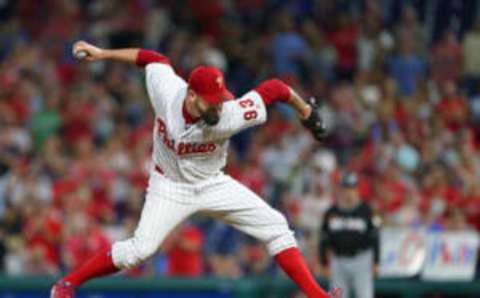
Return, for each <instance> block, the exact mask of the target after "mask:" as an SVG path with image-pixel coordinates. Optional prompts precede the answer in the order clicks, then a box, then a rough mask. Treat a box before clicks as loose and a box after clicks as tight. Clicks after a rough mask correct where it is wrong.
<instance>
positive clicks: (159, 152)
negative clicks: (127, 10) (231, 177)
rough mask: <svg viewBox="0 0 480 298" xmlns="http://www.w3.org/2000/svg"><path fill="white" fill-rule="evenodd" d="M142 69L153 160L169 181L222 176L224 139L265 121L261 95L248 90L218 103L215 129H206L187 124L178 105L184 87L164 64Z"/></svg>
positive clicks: (183, 94) (178, 78) (183, 93)
mask: <svg viewBox="0 0 480 298" xmlns="http://www.w3.org/2000/svg"><path fill="white" fill-rule="evenodd" d="M145 70H146V84H147V91H148V95H149V97H150V101H151V103H152V105H153V108H154V110H155V118H156V119H155V126H154V127H155V128H154V132H153V156H152V157H153V161H154V163H155V164H156V165H158V166H159V167H160V168H161V169H162V171H163V172H164V175H165V176H166V177H167V178H169V179H171V180H173V181H176V182H184V183H197V182H200V181H203V180H205V179H208V178H212V177H215V176H217V175H219V174H221V173H222V168H223V167H224V166H225V163H226V158H227V150H228V143H229V138H230V137H231V136H232V135H234V134H235V133H237V132H239V131H241V130H242V129H245V128H248V127H252V126H255V125H258V124H261V123H264V122H265V121H266V120H267V111H266V107H265V104H264V102H263V100H262V98H261V96H260V95H259V94H258V93H257V92H255V91H250V92H248V93H246V94H245V95H243V96H242V97H241V98H239V99H237V100H232V101H227V102H225V103H224V104H223V108H222V111H221V114H220V121H219V123H218V124H217V125H215V126H209V125H207V124H206V123H205V122H203V121H202V120H200V121H197V122H195V123H193V124H187V123H186V122H185V119H184V117H183V102H184V99H185V96H186V95H187V90H188V84H187V83H186V82H185V81H184V80H183V79H182V78H181V77H179V76H178V75H176V74H175V72H174V71H173V69H172V67H171V66H170V65H168V64H163V63H150V64H148V65H147V66H146V68H145Z"/></svg>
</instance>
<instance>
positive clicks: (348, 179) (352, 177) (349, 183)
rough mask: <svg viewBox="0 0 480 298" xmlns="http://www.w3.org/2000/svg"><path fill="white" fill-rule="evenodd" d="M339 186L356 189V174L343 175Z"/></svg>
mask: <svg viewBox="0 0 480 298" xmlns="http://www.w3.org/2000/svg"><path fill="white" fill-rule="evenodd" d="M340 184H341V185H342V186H343V187H356V186H357V184H358V176H357V174H356V173H353V172H348V173H346V174H345V175H343V177H342V180H341V182H340Z"/></svg>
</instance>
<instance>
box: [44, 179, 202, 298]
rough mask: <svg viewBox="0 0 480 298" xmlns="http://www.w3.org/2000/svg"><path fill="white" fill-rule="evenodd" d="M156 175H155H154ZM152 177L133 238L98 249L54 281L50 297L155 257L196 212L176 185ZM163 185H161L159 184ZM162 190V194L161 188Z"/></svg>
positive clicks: (64, 297) (66, 293) (65, 294)
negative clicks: (164, 241) (105, 248)
mask: <svg viewBox="0 0 480 298" xmlns="http://www.w3.org/2000/svg"><path fill="white" fill-rule="evenodd" d="M154 175H155V174H154ZM157 180H158V177H157V178H150V181H149V185H150V184H151V183H152V182H154V183H156V185H155V187H149V190H148V192H147V195H146V198H145V204H144V206H143V210H142V215H141V218H140V222H139V224H138V226H137V229H136V230H135V234H134V236H133V237H132V238H130V239H127V240H123V241H118V242H115V243H114V244H113V245H112V247H111V248H110V249H108V250H106V251H101V252H98V253H97V254H96V255H94V256H93V257H92V258H91V259H89V260H87V261H86V262H85V263H84V264H83V265H81V266H80V267H79V268H78V269H77V270H75V271H73V272H72V273H71V274H69V275H67V276H66V277H65V278H63V279H62V280H60V281H59V282H57V283H56V284H55V286H54V287H53V288H52V291H51V298H69V297H73V293H74V289H75V288H76V287H79V286H80V285H82V284H83V283H84V282H86V281H88V280H90V279H92V278H95V277H100V276H105V275H109V274H112V273H115V272H118V271H120V270H122V269H130V268H133V267H135V266H137V265H139V264H141V263H142V262H144V261H145V260H146V259H148V258H149V257H150V256H152V255H153V254H154V253H155V252H156V251H157V249H158V247H159V246H160V244H161V243H162V241H163V240H164V239H165V237H166V236H167V235H168V233H170V231H172V230H173V229H174V228H175V227H176V226H177V225H178V224H179V223H180V222H182V221H183V220H184V219H186V218H187V217H188V216H190V215H191V214H192V213H193V212H195V206H194V205H193V204H192V203H189V202H188V201H185V200H182V198H181V195H180V194H179V192H178V189H177V188H176V187H175V185H174V184H169V183H166V182H165V180H164V181H163V182H159V181H157ZM158 184H160V185H158ZM160 189H163V191H162V192H161V193H159V190H160Z"/></svg>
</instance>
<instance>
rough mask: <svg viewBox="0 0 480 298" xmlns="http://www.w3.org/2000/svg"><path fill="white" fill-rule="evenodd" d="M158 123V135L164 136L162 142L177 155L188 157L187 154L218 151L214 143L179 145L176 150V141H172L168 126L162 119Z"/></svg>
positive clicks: (158, 119)
mask: <svg viewBox="0 0 480 298" xmlns="http://www.w3.org/2000/svg"><path fill="white" fill-rule="evenodd" d="M157 123H158V134H159V135H161V136H162V141H163V144H165V146H167V147H168V148H169V149H170V150H172V151H174V152H175V153H176V154H177V155H187V154H194V153H209V152H214V151H215V149H217V145H215V144H214V143H204V144H197V143H183V142H182V143H179V144H178V145H177V148H176V149H175V141H174V140H173V139H170V138H169V136H168V132H167V126H166V125H165V122H163V121H162V119H160V118H157Z"/></svg>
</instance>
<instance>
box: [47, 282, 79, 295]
mask: <svg viewBox="0 0 480 298" xmlns="http://www.w3.org/2000/svg"><path fill="white" fill-rule="evenodd" d="M74 297H75V287H74V286H73V285H72V284H71V283H69V282H66V281H63V280H60V281H59V282H57V283H56V284H55V285H54V286H53V288H52V290H51V291H50V298H74Z"/></svg>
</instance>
